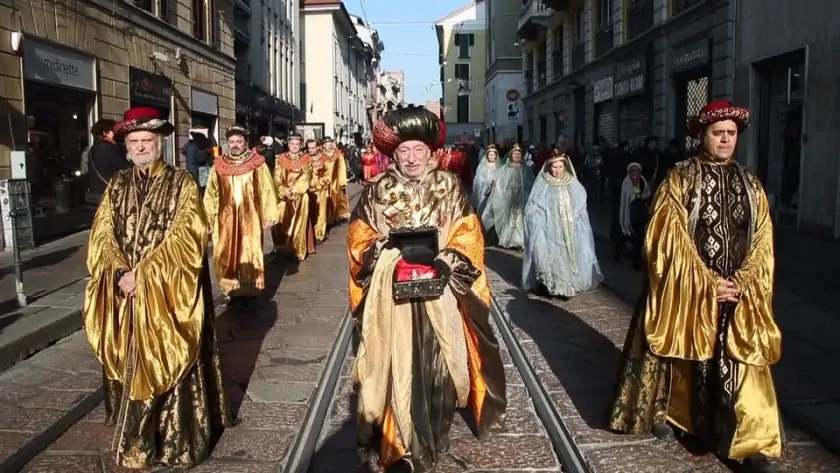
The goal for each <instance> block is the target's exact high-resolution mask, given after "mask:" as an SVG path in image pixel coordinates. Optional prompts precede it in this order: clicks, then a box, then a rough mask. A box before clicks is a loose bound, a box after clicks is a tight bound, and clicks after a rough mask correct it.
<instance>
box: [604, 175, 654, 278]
mask: <svg viewBox="0 0 840 473" xmlns="http://www.w3.org/2000/svg"><path fill="white" fill-rule="evenodd" d="M650 197H651V188H650V186H649V185H648V182H647V180H646V179H645V178H644V176H642V166H641V165H639V163H630V164H629V165H628V166H627V177H625V178H624V182H623V183H622V185H621V203H620V208H619V216H618V221H619V225H620V227H621V235H620V237H619V238H618V239H617V240H616V242H615V255H614V256H613V260H614V261H615V262H616V263H617V262H619V261H620V260H621V254H622V252H623V251H624V247H625V245H626V244H627V242H628V241H629V242H630V243H632V245H633V268H635V269H641V267H642V246H643V245H644V241H645V228H646V227H647V222H648V218H649V210H648V209H649V207H648V205H649V201H650Z"/></svg>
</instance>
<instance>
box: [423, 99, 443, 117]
mask: <svg viewBox="0 0 840 473" xmlns="http://www.w3.org/2000/svg"><path fill="white" fill-rule="evenodd" d="M425 107H426V110H428V111H430V112H432V113H434V114H435V115H437V116H438V118H443V117H442V116H441V115H442V114H441V113H440V100H428V101H426V105H425Z"/></svg>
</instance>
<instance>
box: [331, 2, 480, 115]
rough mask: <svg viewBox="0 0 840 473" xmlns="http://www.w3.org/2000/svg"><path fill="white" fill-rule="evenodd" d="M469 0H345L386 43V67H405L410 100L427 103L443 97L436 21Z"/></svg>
mask: <svg viewBox="0 0 840 473" xmlns="http://www.w3.org/2000/svg"><path fill="white" fill-rule="evenodd" d="M467 3H469V0H426V1H420V2H417V1H410V0H390V1H389V0H344V6H345V7H347V10H348V11H349V12H350V13H351V14H354V15H358V16H361V17H362V18H365V19H366V20H367V22H368V23H369V24H371V26H372V27H373V28H375V29H376V30H377V31H378V32H379V39H381V40H382V42H383V43H385V51H384V52H383V53H382V66H381V68H382V70H391V69H402V70H404V71H405V96H406V97H405V99H406V102H409V103H415V104H417V105H424V104H425V103H426V101H427V100H437V99H439V98H440V69H438V63H437V51H438V46H437V37H436V36H435V21H437V20H439V19H441V18H443V17H444V16H446V15H448V14H450V13H452V12H454V11H455V10H457V9H459V8H461V7H463V6H464V5H466V4H467Z"/></svg>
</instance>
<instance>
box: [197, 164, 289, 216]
mask: <svg viewBox="0 0 840 473" xmlns="http://www.w3.org/2000/svg"><path fill="white" fill-rule="evenodd" d="M254 177H255V178H256V180H257V182H256V187H257V189H258V191H259V195H260V218H261V219H262V224H263V226H266V225H274V224H276V223H277V222H279V221H280V209H279V206H278V205H277V191H276V189H275V187H274V180H273V179H272V177H271V171H269V170H268V165H266V164H265V163H263V164H260V166H259V167H258V168H257V170H256V171H255V173H254ZM207 188H208V189H209V188H210V184H209V183H208V184H207ZM205 192H206V191H205ZM204 207H205V208H207V204H205V205H204ZM207 217H208V218H210V215H209V214H208V215H207Z"/></svg>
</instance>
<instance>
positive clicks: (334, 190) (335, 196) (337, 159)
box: [324, 150, 350, 225]
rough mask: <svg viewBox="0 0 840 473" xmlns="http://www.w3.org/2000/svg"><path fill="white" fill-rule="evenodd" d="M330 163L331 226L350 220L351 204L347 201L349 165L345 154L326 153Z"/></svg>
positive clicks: (337, 151)
mask: <svg viewBox="0 0 840 473" xmlns="http://www.w3.org/2000/svg"><path fill="white" fill-rule="evenodd" d="M324 154H325V155H326V156H327V159H329V162H330V168H329V169H330V210H329V212H330V213H329V217H328V221H329V225H334V224H335V223H336V222H338V221H339V220H346V219H348V218H350V202H349V201H348V200H347V163H346V162H345V161H344V153H342V152H341V151H339V150H335V151H333V152H332V154H330V153H327V152H324Z"/></svg>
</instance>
